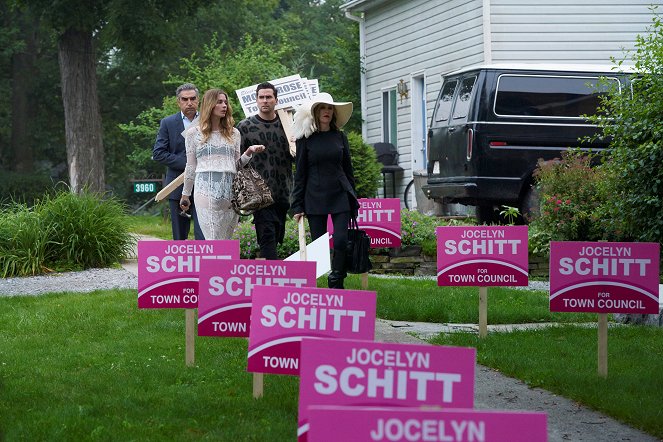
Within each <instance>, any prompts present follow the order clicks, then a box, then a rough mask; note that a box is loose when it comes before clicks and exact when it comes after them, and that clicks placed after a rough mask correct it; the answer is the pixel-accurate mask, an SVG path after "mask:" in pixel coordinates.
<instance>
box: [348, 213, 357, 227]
mask: <svg viewBox="0 0 663 442" xmlns="http://www.w3.org/2000/svg"><path fill="white" fill-rule="evenodd" d="M348 229H352V230H359V223H357V217H356V216H353V217H350V225H349V226H348Z"/></svg>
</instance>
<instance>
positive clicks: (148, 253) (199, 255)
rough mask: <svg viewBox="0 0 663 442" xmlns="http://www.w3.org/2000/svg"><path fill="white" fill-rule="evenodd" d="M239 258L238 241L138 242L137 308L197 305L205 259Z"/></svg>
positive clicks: (216, 260) (190, 306)
mask: <svg viewBox="0 0 663 442" xmlns="http://www.w3.org/2000/svg"><path fill="white" fill-rule="evenodd" d="M221 259H239V241H226V240H205V241H193V240H191V241H138V308H196V307H198V272H199V271H200V265H201V263H202V262H205V261H211V262H216V263H218V262H219V261H218V260H221Z"/></svg>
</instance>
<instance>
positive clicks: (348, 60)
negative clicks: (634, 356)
mask: <svg viewBox="0 0 663 442" xmlns="http://www.w3.org/2000/svg"><path fill="white" fill-rule="evenodd" d="M342 3H343V2H342V0H327V1H302V0H234V1H232V2H201V1H199V0H185V1H184V2H181V1H180V2H175V3H173V2H172V1H171V0H167V1H166V2H154V1H152V0H148V1H145V2H142V3H141V2H139V3H136V2H133V3H131V2H125V1H122V0H110V1H100V0H91V1H89V2H83V3H81V2H77V1H74V0H63V1H58V2H48V1H46V0H0V16H1V18H0V21H2V23H3V27H2V29H1V30H0V43H2V44H0V79H2V80H3V81H4V83H5V84H9V85H10V87H12V89H13V85H14V81H13V76H15V75H16V74H14V73H13V71H12V69H13V67H12V66H13V65H12V60H13V59H14V57H13V56H14V54H16V53H17V52H18V51H21V50H23V48H26V47H27V46H28V42H27V38H26V37H25V35H24V32H23V31H22V29H23V30H28V31H30V30H33V31H34V33H35V37H36V40H35V43H36V50H35V51H34V54H32V55H34V63H33V65H34V66H36V67H37V69H36V70H35V71H34V72H31V73H27V72H25V71H24V73H23V74H18V75H21V76H22V77H23V78H25V79H29V80H30V81H31V86H30V87H28V88H25V87H24V88H23V90H26V91H27V92H28V95H27V103H28V106H27V109H28V114H27V115H28V116H27V117H26V118H18V119H17V120H18V121H28V123H27V124H24V125H23V127H24V129H21V130H22V131H23V132H24V133H23V134H22V135H23V136H26V134H25V132H27V131H29V133H28V134H27V138H23V139H26V140H28V141H29V142H30V145H31V146H32V151H33V158H34V161H33V170H32V172H30V174H34V173H41V172H44V173H45V174H46V175H50V176H51V177H52V178H53V179H54V181H56V182H57V181H59V180H68V165H69V164H70V163H71V162H70V161H69V160H68V158H67V150H66V141H65V140H66V139H65V130H66V126H65V112H64V106H63V99H65V98H67V97H68V98H70V101H71V103H72V105H74V104H76V103H86V102H89V101H90V100H89V97H88V95H89V94H88V95H86V96H85V97H88V98H85V97H83V98H75V97H73V96H71V95H67V97H64V96H63V94H62V85H63V82H62V78H61V75H60V66H59V63H58V43H59V39H60V37H61V36H62V35H63V34H64V33H65V32H66V30H68V29H74V30H79V31H85V32H86V34H85V35H86V36H89V37H90V40H88V41H89V42H91V48H92V50H91V51H88V52H89V53H91V54H92V55H93V58H94V62H95V63H96V81H97V87H96V94H97V95H98V97H99V105H98V108H99V110H100V117H99V120H100V121H101V124H100V126H99V129H98V130H96V131H95V132H96V133H97V135H102V136H103V144H102V149H103V163H104V165H105V168H104V169H105V170H104V173H105V181H106V184H107V189H111V190H112V192H113V194H114V195H117V196H119V197H121V198H123V199H125V200H127V201H131V202H132V204H137V203H139V201H137V198H136V195H134V194H132V193H131V186H130V185H129V179H130V178H133V177H136V178H145V177H147V176H148V175H155V176H157V177H159V176H161V174H162V173H163V169H162V168H161V167H158V165H156V167H155V164H151V163H154V162H152V161H151V160H150V154H151V148H152V145H153V144H154V137H155V135H156V131H157V128H158V122H159V119H160V118H161V117H162V116H165V115H168V113H169V112H170V111H171V110H172V112H174V111H175V110H176V107H175V101H174V100H173V99H172V95H173V92H174V89H175V87H176V86H177V84H176V83H177V82H182V81H191V78H189V74H190V72H189V68H190V66H188V65H187V62H190V63H189V64H195V65H198V66H204V65H205V63H206V61H209V60H204V57H205V56H206V55H209V57H215V60H214V62H215V66H216V68H215V70H214V71H213V72H212V71H211V72H212V74H214V75H216V74H219V75H220V76H219V77H208V78H207V80H205V79H201V81H202V84H201V85H200V87H201V89H202V88H204V87H206V85H207V84H209V85H214V86H221V87H224V88H226V89H228V90H229V92H230V93H231V94H233V92H234V90H230V89H231V88H233V87H235V85H239V87H244V86H246V85H247V84H253V83H255V82H257V81H262V80H264V79H265V77H269V78H275V77H278V76H281V75H291V74H295V73H299V74H301V75H302V76H307V77H309V78H317V79H319V81H320V87H321V90H323V91H326V92H330V93H332V94H333V95H334V97H335V98H336V99H337V100H349V101H352V102H353V103H354V104H355V111H354V113H353V118H352V119H351V120H350V122H349V123H348V125H347V126H346V128H347V130H359V129H360V122H361V115H360V106H359V79H358V78H359V71H358V69H359V51H358V25H357V23H355V22H352V21H351V20H348V19H347V18H345V17H344V16H343V13H342V12H341V11H340V9H339V6H340V5H341V4H342ZM19 15H22V16H30V17H34V18H35V19H36V20H37V22H38V25H37V26H27V27H25V26H24V27H23V28H21V27H20V26H19V22H18V20H17V16H19ZM90 30H92V31H90ZM88 31H90V32H89V33H88ZM215 34H216V35H217V36H218V37H216V39H213V36H214V35H215ZM245 35H249V36H250V37H245ZM246 45H250V46H251V47H252V48H253V52H251V51H249V50H246V49H245V48H244V46H246ZM206 46H209V47H210V48H209V49H207V48H206ZM242 55H243V57H242ZM256 55H257V57H256ZM219 60H222V61H223V63H229V62H232V63H231V64H227V65H225V66H224V65H223V63H222V62H220V61H219ZM264 60H267V61H266V62H264ZM274 62H275V63H276V64H274ZM233 63H234V64H233ZM90 71H93V69H92V70H90ZM272 73H273V74H274V75H268V74H272ZM251 76H253V78H256V80H255V81H249V80H248V79H249V78H250V77H251ZM81 83H87V80H85V81H84V80H79V82H78V83H77V84H78V87H77V88H76V89H82V87H83V85H82V84H81ZM86 94H87V92H86ZM90 94H91V92H90ZM3 97H4V100H5V101H4V103H5V106H0V116H3V117H4V118H3V121H6V122H8V123H10V122H11V121H12V118H13V117H14V114H17V113H18V112H16V111H15V109H13V107H14V102H15V100H14V99H13V98H12V94H11V93H7V94H4V95H3ZM164 97H167V98H166V104H165V105H164ZM231 98H232V99H235V98H234V97H231ZM233 104H234V105H235V107H236V109H237V112H238V113H237V115H236V118H237V119H240V118H241V117H242V115H241V109H240V108H239V107H238V106H237V103H236V102H235V103H233ZM166 108H167V109H168V111H165V109H166ZM146 109H148V111H147V112H144V111H145V110H146ZM160 110H161V113H159V111H160ZM143 112H144V113H143ZM172 112H171V113H172ZM139 114H140V117H137V116H138V115H139ZM157 114H158V115H157ZM90 115H91V113H90ZM90 115H88V117H89V116H90ZM83 121H84V123H85V127H91V124H90V123H91V119H90V118H87V119H83ZM129 122H134V124H135V125H136V126H137V127H136V128H132V129H134V130H133V131H132V130H128V131H127V126H122V127H120V126H119V125H122V124H124V125H127V124H128V123H129ZM141 130H143V133H140V131H141ZM80 133H82V131H76V130H74V131H70V135H79V134H80ZM13 139H14V137H13V136H12V130H11V125H9V124H6V125H4V126H3V128H2V129H0V173H4V172H5V171H13V170H15V169H14V164H16V161H15V158H14V156H15V152H16V149H14V148H13V147H12V140H13ZM17 139H18V138H17ZM100 144H101V143H100ZM26 146H27V144H26ZM87 152H90V149H88V150H87ZM101 156H102V155H98V156H92V157H91V159H94V160H99V159H100V158H101ZM137 156H138V157H140V156H142V160H140V161H138V160H137V158H136V157H137ZM127 157H129V158H130V161H127ZM137 164H141V165H142V166H140V167H137ZM148 165H149V167H148ZM150 167H152V169H151V170H150ZM30 174H27V175H26V176H30ZM6 196H7V195H6V194H5V192H4V191H3V189H0V198H2V197H6Z"/></svg>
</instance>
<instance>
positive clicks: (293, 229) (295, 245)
mask: <svg viewBox="0 0 663 442" xmlns="http://www.w3.org/2000/svg"><path fill="white" fill-rule="evenodd" d="M304 232H305V235H306V244H309V243H310V242H311V232H309V230H308V223H306V222H305V223H304ZM276 251H277V253H278V256H279V258H281V259H283V258H287V257H288V256H290V255H292V254H293V253H295V252H297V251H299V226H297V223H296V222H295V220H294V219H293V218H288V219H287V220H286V223H285V236H284V238H283V243H282V244H279V245H278V247H277V248H276Z"/></svg>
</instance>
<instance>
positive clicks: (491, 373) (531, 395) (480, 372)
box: [122, 237, 659, 442]
mask: <svg viewBox="0 0 663 442" xmlns="http://www.w3.org/2000/svg"><path fill="white" fill-rule="evenodd" d="M141 238H144V239H154V238H148V237H141ZM122 267H123V268H125V269H126V270H127V271H129V272H132V273H134V274H135V275H137V274H138V266H137V264H136V260H135V259H130V260H127V261H125V262H124V263H123V264H122ZM537 326H541V325H537ZM544 326H545V325H544ZM528 327H531V326H530V325H526V324H516V325H505V326H495V325H493V326H491V325H489V326H488V332H491V331H498V330H499V331H510V330H514V329H516V328H528ZM454 331H471V332H473V331H478V326H477V325H476V324H429V323H421V322H406V321H386V320H382V319H378V320H377V321H376V325H375V338H376V340H378V341H381V342H396V343H411V344H427V343H426V341H425V340H424V339H428V338H430V337H432V336H434V335H436V334H438V333H442V332H454ZM474 406H475V408H476V409H483V410H525V411H535V412H545V413H547V415H548V441H549V442H566V441H591V442H615V441H634V442H636V441H637V442H656V441H659V440H658V439H656V438H654V437H652V436H650V435H648V434H646V433H643V432H642V431H639V430H636V429H634V428H631V427H629V426H627V425H624V424H622V423H620V422H617V421H616V420H614V419H612V418H610V417H607V416H605V415H603V414H601V413H598V412H595V411H593V410H591V409H589V408H587V407H583V406H581V405H579V404H577V403H575V402H573V401H571V400H569V399H566V398H564V397H561V396H557V395H555V394H553V393H550V392H548V391H546V390H543V389H540V388H530V387H528V386H527V385H526V384H525V383H524V382H521V381H520V380H518V379H514V378H510V377H507V376H504V375H502V374H501V373H499V372H498V371H495V370H493V369H490V368H488V367H484V366H482V365H479V364H477V369H476V379H475V393H474Z"/></svg>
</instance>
